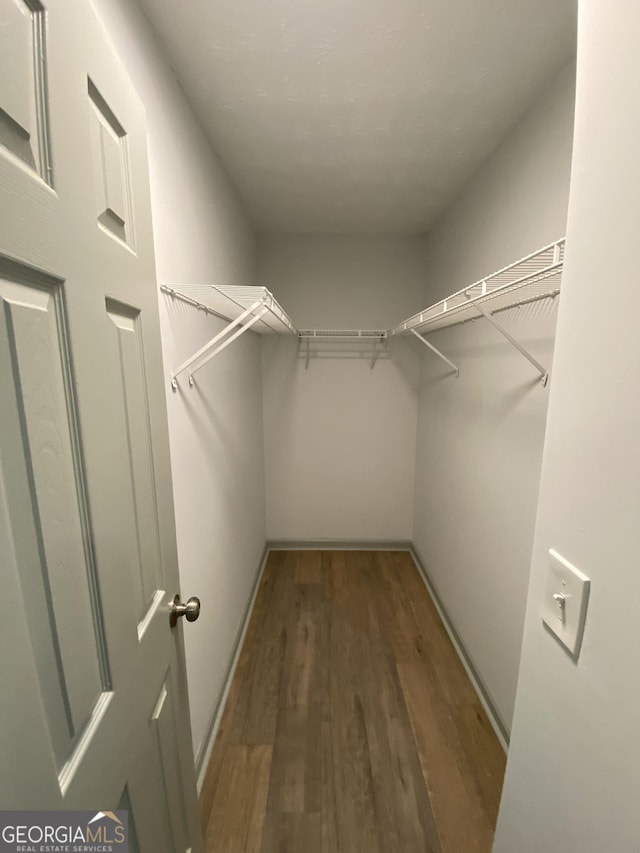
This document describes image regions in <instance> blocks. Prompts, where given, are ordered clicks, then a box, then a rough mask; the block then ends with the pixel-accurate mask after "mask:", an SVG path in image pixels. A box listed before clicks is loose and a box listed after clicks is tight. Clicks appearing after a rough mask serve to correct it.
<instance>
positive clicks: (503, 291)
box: [389, 239, 565, 335]
mask: <svg viewBox="0 0 640 853" xmlns="http://www.w3.org/2000/svg"><path fill="white" fill-rule="evenodd" d="M564 245H565V241H564V239H562V240H556V242H555V243H551V244H549V245H548V246H545V247H544V248H543V249H539V250H538V251H537V252H533V253H532V254H531V255H527V257H526V258H522V259H521V260H519V261H516V262H515V263H513V264H509V266H507V267H503V268H502V269H501V270H498V272H495V273H493V274H492V275H488V276H486V277H485V278H482V279H480V280H479V281H476V282H474V283H473V284H471V285H469V286H468V287H465V288H463V289H462V290H459V291H458V292H457V293H454V294H452V295H451V296H448V297H447V298H446V299H441V300H440V302H436V303H435V305H432V306H431V307H429V308H425V309H424V311H419V312H418V313H417V314H414V315H413V316H412V317H409V319H407V320H404V321H403V322H402V323H399V324H398V325H397V326H394V327H393V329H391V330H390V331H389V335H403V334H407V333H408V332H411V331H416V332H423V331H429V332H434V331H436V329H444V328H446V327H448V326H454V325H457V324H458V323H464V322H466V321H467V320H471V319H475V318H477V317H478V316H479V314H481V313H483V312H479V310H478V308H477V307H476V306H477V305H479V304H481V305H482V306H483V307H484V308H485V309H486V310H487V311H488V312H489V313H490V314H495V313H496V312H498V311H504V310H506V309H507V308H512V307H515V306H517V305H522V304H524V303H526V302H532V301H535V300H537V299H544V298H546V297H550V296H555V295H557V294H558V293H559V292H560V282H561V278H562V265H563V262H564Z"/></svg>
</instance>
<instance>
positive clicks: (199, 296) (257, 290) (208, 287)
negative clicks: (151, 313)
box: [161, 284, 298, 335]
mask: <svg viewBox="0 0 640 853" xmlns="http://www.w3.org/2000/svg"><path fill="white" fill-rule="evenodd" d="M161 289H162V290H163V291H164V292H165V293H169V294H171V295H172V296H178V297H182V298H184V299H186V300H187V301H188V302H192V303H193V302H195V303H197V304H198V305H199V306H200V307H202V308H204V309H205V310H208V311H211V312H212V313H213V314H217V315H218V316H219V317H224V318H225V319H227V320H236V319H237V318H238V317H239V316H240V315H241V314H243V313H244V312H245V311H247V309H249V308H252V307H253V306H255V303H256V302H258V303H260V304H259V305H258V307H255V308H253V310H252V311H251V313H250V314H249V315H248V316H247V320H246V321H243V325H246V323H247V322H248V321H249V320H250V319H251V317H257V315H258V313H260V311H261V310H262V308H263V307H265V308H266V309H267V311H266V312H265V313H264V314H263V315H261V316H260V317H259V318H257V319H256V320H255V322H254V323H253V324H252V329H253V331H254V332H258V333H259V334H278V335H285V334H293V335H297V334H298V330H297V329H296V327H295V326H294V324H293V322H292V320H291V319H290V317H289V316H288V315H287V313H286V311H285V310H284V308H282V306H281V305H280V303H279V302H278V300H277V299H276V298H275V296H274V295H273V293H271V291H269V290H267V288H266V287H249V286H248V287H244V286H242V285H215V284H180V285H171V286H170V285H163V286H162V288H161Z"/></svg>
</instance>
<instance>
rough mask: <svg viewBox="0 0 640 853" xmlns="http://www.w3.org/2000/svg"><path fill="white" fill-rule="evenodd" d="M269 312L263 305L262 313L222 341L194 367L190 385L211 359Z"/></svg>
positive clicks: (190, 376)
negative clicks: (195, 375)
mask: <svg viewBox="0 0 640 853" xmlns="http://www.w3.org/2000/svg"><path fill="white" fill-rule="evenodd" d="M268 310H269V309H268V307H267V306H266V305H263V307H262V308H261V309H260V311H258V313H257V314H255V315H254V316H253V317H251V319H250V320H249V322H248V323H245V324H244V326H240V328H239V329H237V330H236V331H235V332H234V333H233V334H232V335H230V336H229V337H228V338H226V339H225V340H224V341H222V343H221V344H219V345H218V346H217V347H216V348H215V349H214V350H213V352H210V353H208V355H207V356H206V358H203V360H202V361H201V362H200V364H199V365H198V366H197V367H194V369H193V371H192V372H191V374H190V375H189V385H193V377H194V374H196V373H197V372H198V371H199V370H200V368H201V367H204V366H205V364H206V363H207V362H208V361H211V359H212V358H213V357H214V356H216V355H218V353H220V352H222V350H223V349H226V348H227V347H228V346H229V344H231V343H233V341H235V339H236V338H239V337H240V335H243V334H244V333H245V332H248V331H249V329H250V328H251V327H252V326H253V324H254V323H257V322H258V320H260V318H261V317H262V316H263V315H264V314H266V312H267V311H268Z"/></svg>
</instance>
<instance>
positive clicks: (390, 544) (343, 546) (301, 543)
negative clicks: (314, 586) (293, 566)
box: [267, 539, 412, 551]
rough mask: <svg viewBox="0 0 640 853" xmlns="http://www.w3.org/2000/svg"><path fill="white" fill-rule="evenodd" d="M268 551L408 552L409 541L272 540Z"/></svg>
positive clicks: (268, 544)
mask: <svg viewBox="0 0 640 853" xmlns="http://www.w3.org/2000/svg"><path fill="white" fill-rule="evenodd" d="M267 547H268V548H269V550H270V551H410V550H411V548H412V543H411V542H410V541H409V540H396V539H389V540H387V539H361V540H360V539H273V540H269V541H268V542H267Z"/></svg>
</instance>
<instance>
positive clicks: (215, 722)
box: [195, 545, 271, 796]
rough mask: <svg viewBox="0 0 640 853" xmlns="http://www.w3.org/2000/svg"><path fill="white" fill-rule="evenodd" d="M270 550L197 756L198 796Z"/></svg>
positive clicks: (258, 574)
mask: <svg viewBox="0 0 640 853" xmlns="http://www.w3.org/2000/svg"><path fill="white" fill-rule="evenodd" d="M270 550H271V549H270V548H269V546H268V545H265V548H264V551H263V552H262V557H261V558H260V563H259V565H258V570H257V572H256V578H255V581H254V582H253V588H252V590H251V595H250V596H249V600H248V601H247V605H246V607H245V609H244V613H243V614H242V619H241V620H240V624H239V626H238V630H237V632H236V638H235V640H234V643H233V647H232V654H231V656H230V660H229V665H228V666H227V671H226V673H225V677H224V682H223V684H222V689H221V690H220V693H219V694H218V698H217V701H216V704H215V707H214V709H213V713H212V714H211V720H210V722H209V726H208V728H207V736H206V737H205V738H204V740H203V741H202V747H201V748H200V750H199V752H198V755H197V756H196V762H195V765H196V777H197V780H198V782H197V787H198V796H199V795H200V792H201V791H202V786H203V784H204V779H205V776H206V774H207V767H208V766H209V760H210V758H211V752H212V751H213V745H214V743H215V741H216V735H217V734H218V729H219V728H220V722H221V720H222V714H223V712H224V706H225V705H226V703H227V697H228V695H229V690H230V688H231V682H232V681H233V676H234V675H235V672H236V667H237V666H238V660H239V659H240V652H241V651H242V644H243V643H244V638H245V636H246V634H247V628H248V627H249V620H250V618H251V613H252V612H253V605H254V604H255V600H256V596H257V595H258V590H259V588H260V581H261V580H262V575H263V574H264V567H265V566H266V565H267V557H268V556H269V551H270Z"/></svg>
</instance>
